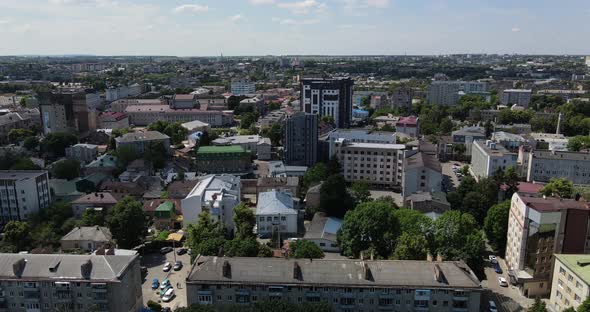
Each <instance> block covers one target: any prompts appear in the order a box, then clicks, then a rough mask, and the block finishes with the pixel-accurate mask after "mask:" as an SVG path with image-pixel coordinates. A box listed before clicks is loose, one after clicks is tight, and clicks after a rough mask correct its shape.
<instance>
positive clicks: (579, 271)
mask: <svg viewBox="0 0 590 312" xmlns="http://www.w3.org/2000/svg"><path fill="white" fill-rule="evenodd" d="M555 259H556V260H559V261H560V262H561V263H563V265H565V266H566V267H567V268H568V269H570V270H571V271H572V272H573V273H574V274H576V275H577V276H578V277H579V278H580V279H581V280H582V281H584V283H586V284H589V285H590V255H560V254H556V255H555Z"/></svg>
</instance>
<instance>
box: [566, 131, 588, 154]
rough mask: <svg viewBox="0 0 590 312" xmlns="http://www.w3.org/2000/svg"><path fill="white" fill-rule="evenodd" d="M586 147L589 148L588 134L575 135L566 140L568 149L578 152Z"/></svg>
mask: <svg viewBox="0 0 590 312" xmlns="http://www.w3.org/2000/svg"><path fill="white" fill-rule="evenodd" d="M588 148H590V136H587V135H577V136H575V137H573V138H570V139H569V141H568V142H567V149H568V150H569V151H573V152H578V151H580V150H582V149H588Z"/></svg>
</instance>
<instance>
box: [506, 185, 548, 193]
mask: <svg viewBox="0 0 590 312" xmlns="http://www.w3.org/2000/svg"><path fill="white" fill-rule="evenodd" d="M542 188H543V184H539V183H530V182H518V192H519V193H533V194H534V193H539V191H540V190H541V189H542ZM500 189H502V191H506V190H508V185H506V184H502V185H500Z"/></svg>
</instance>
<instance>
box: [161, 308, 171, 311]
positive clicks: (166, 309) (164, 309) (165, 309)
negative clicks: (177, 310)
mask: <svg viewBox="0 0 590 312" xmlns="http://www.w3.org/2000/svg"><path fill="white" fill-rule="evenodd" d="M162 312H172V309H171V308H170V307H163V308H162Z"/></svg>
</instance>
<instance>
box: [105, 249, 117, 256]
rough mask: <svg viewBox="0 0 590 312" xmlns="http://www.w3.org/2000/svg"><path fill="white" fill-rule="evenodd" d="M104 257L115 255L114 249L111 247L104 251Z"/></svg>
mask: <svg viewBox="0 0 590 312" xmlns="http://www.w3.org/2000/svg"><path fill="white" fill-rule="evenodd" d="M105 255H108V256H114V255H115V247H111V248H109V249H107V250H106V252H105Z"/></svg>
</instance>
